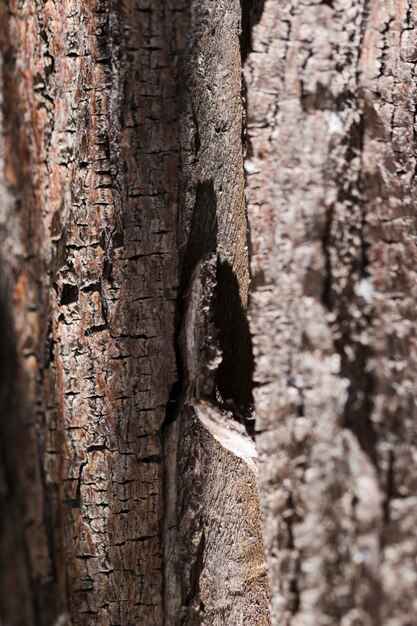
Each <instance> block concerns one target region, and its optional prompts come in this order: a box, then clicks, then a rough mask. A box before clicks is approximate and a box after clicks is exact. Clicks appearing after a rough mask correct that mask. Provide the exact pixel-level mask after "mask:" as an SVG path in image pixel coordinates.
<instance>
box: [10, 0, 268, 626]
mask: <svg viewBox="0 0 417 626" xmlns="http://www.w3.org/2000/svg"><path fill="white" fill-rule="evenodd" d="M240 19H241V17H240V5H239V4H238V3H237V2H236V3H235V2H233V3H224V4H223V3H218V4H217V5H216V7H215V8H214V9H213V7H212V3H211V2H204V3H192V2H188V3H187V2H184V3H178V2H174V1H173V0H172V2H171V0H157V1H156V2H155V1H153V0H152V1H150V0H131V1H130V0H127V1H126V2H122V3H119V2H112V1H111V0H95V1H88V2H87V1H85V2H81V3H80V2H72V1H64V0H49V1H48V2H46V3H45V2H32V1H29V0H20V1H18V0H11V1H10V2H6V3H4V4H2V6H1V53H2V93H3V112H4V114H3V119H2V140H3V144H4V146H3V148H2V156H3V168H2V172H3V171H4V175H3V174H2V179H1V188H2V207H1V212H0V215H1V221H0V226H1V242H2V254H3V261H2V267H1V275H2V277H3V278H4V283H5V284H4V286H3V284H2V285H1V290H0V292H1V293H0V300H1V301H0V323H1V326H2V329H1V332H2V343H1V345H0V356H1V358H2V362H3V361H5V362H7V366H6V367H4V368H3V369H4V375H3V371H2V378H1V380H0V400H1V422H0V435H1V450H0V455H1V456H0V465H1V473H0V498H1V512H0V524H1V538H0V577H1V583H2V584H1V585H0V615H1V618H2V619H3V620H4V623H5V624H10V625H13V626H14V625H20V624H22V625H23V624H24V625H25V626H31V625H32V624H33V625H35V624H36V625H45V626H51V625H54V626H55V625H57V624H59V625H60V626H62V625H64V624H67V623H68V624H73V625H80V626H81V625H87V624H91V625H93V624H94V625H96V624H102V625H109V624H113V625H116V624H124V625H128V626H131V625H133V624H144V625H145V624H146V625H149V626H153V625H159V624H163V623H165V624H169V625H171V624H175V623H184V624H185V623H189V624H191V623H203V622H204V623H206V624H223V623H240V622H242V621H243V622H247V621H248V622H250V623H251V624H252V623H253V624H268V623H269V616H268V591H267V583H266V571H265V566H264V559H263V544H262V538H261V528H260V517H259V506H258V497H257V490H256V481H255V477H254V475H253V473H252V472H251V471H250V470H249V469H248V468H247V467H246V465H245V464H244V463H243V462H242V461H240V460H239V459H237V458H236V457H234V456H233V455H232V454H231V453H229V452H228V451H226V450H225V449H224V448H223V447H222V446H221V445H220V444H218V443H217V442H216V441H215V440H214V439H213V437H212V436H211V435H209V433H208V432H207V431H206V430H205V429H204V428H203V427H202V426H201V424H200V422H199V421H198V419H197V418H196V415H195V414H194V413H193V412H192V411H190V410H188V409H187V408H183V409H181V410H180V404H181V403H180V398H181V397H182V396H183V394H184V392H185V388H186V380H187V375H188V372H186V371H184V364H183V363H182V362H181V354H180V350H179V344H180V334H181V333H180V330H181V325H183V324H184V320H183V319H182V317H183V313H184V311H183V299H184V297H185V292H186V291H187V290H188V289H189V287H190V285H189V279H190V275H191V272H192V270H193V269H194V266H195V265H196V263H197V262H198V261H199V260H200V258H201V257H202V256H204V254H206V253H210V254H212V255H213V258H214V269H215V275H214V283H213V290H214V292H213V293H212V292H211V291H210V297H209V298H208V300H207V305H208V309H209V317H210V319H211V318H214V322H213V324H214V326H213V329H214V328H216V331H215V332H214V331H213V335H216V336H215V337H214V336H213V345H212V347H210V349H213V350H214V351H221V352H222V353H223V361H222V363H221V364H220V368H219V370H218V372H216V371H213V374H212V377H211V378H210V377H209V378H210V380H209V382H208V384H209V386H211V388H212V391H213V392H214V387H216V388H217V389H218V390H219V391H218V393H220V394H221V395H222V398H223V400H224V401H226V400H228V401H230V402H232V404H233V406H235V405H236V407H239V410H240V409H241V408H242V407H243V408H242V410H244V411H245V412H246V413H245V414H247V413H248V412H250V403H251V371H252V357H251V348H250V339H249V332H248V326H247V321H246V309H247V299H248V251H247V242H246V237H247V232H246V230H247V222H246V215H245V208H244V198H243V182H244V180H243V146H242V141H241V136H242V114H243V106H242V98H241V75H240V73H241V57H240V54H241V52H240V41H239V32H240ZM210 323H211V322H210ZM217 335H218V337H217ZM3 338H4V339H3ZM203 340H204V342H205V341H206V338H205V337H204V338H203ZM15 363H16V365H14V364H15ZM204 364H205V361H202V366H203V365H204ZM201 369H203V367H202V368H201ZM197 398H198V396H197ZM164 422H165V425H164ZM163 457H165V459H164V458H163ZM164 476H165V478H164ZM172 502H173V503H174V509H173V510H171V508H170V507H171V503H172ZM171 515H172V516H173V517H172V518H171V517H170V516H171ZM171 521H173V523H175V525H176V528H175V532H174V533H173V538H171V534H172V529H171V528H170V522H171ZM178 572H179V573H180V575H179V576H178ZM177 576H178V580H177ZM173 594H174V595H173Z"/></svg>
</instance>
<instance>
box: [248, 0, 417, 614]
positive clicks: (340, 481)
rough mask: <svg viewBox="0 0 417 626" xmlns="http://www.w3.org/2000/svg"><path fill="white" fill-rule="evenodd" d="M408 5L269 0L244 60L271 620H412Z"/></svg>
mask: <svg viewBox="0 0 417 626" xmlns="http://www.w3.org/2000/svg"><path fill="white" fill-rule="evenodd" d="M416 9H417V5H416V4H415V3H414V2H413V1H411V2H390V1H388V2H384V1H380V0H374V1H371V2H366V1H361V0H347V1H344V2H342V1H339V0H335V1H334V2H322V3H318V2H313V1H311V2H299V3H298V2H290V1H288V2H285V1H284V2H279V3H277V2H274V1H272V0H267V1H266V2H265V4H264V7H263V13H262V17H261V21H260V23H259V24H258V26H257V27H256V28H255V31H254V36H253V52H252V54H251V55H250V59H249V62H248V65H247V68H246V77H247V80H248V94H249V97H248V101H249V111H248V133H249V137H250V143H251V154H250V156H249V159H248V161H247V163H246V171H247V173H248V175H247V180H248V198H249V217H250V232H251V240H252V243H253V249H252V262H251V267H252V277H253V280H252V305H251V331H252V335H253V342H254V352H255V361H256V368H255V375H254V380H255V384H256V390H255V406H256V412H257V415H258V421H257V430H258V431H259V433H258V436H257V446H258V451H259V455H260V492H261V502H262V509H263V519H264V538H265V548H266V555H267V561H268V566H269V579H270V584H271V598H272V617H273V623H274V624H280V626H283V625H284V624H293V625H294V626H295V625H297V626H298V625H301V624H305V625H307V624H311V625H312V624H314V625H315V626H317V625H325V624H326V625H327V624H328V625H330V624H343V626H345V625H348V624H367V625H368V624H369V625H370V624H373V625H375V626H376V625H380V624H384V625H390V626H394V625H395V626H399V625H400V624H403V625H405V624H411V623H414V622H415V621H416V618H417V606H416V566H415V563H416V561H415V559H416V550H417V541H416V535H415V515H416V513H415V502H416V500H415V497H416V492H415V477H416V466H415V461H416V458H417V457H416V454H415V432H416V427H415V376H416V374H415V373H416V371H417V370H416V366H415V360H416V351H415V324H414V322H413V320H414V317H415V267H414V265H415V263H414V258H415V235H416V232H415V229H416V222H415V193H416V183H415V166H416V158H415V150H416V141H415V110H416V91H415V78H414V71H415V61H416V56H415V42H414V29H415V17H416Z"/></svg>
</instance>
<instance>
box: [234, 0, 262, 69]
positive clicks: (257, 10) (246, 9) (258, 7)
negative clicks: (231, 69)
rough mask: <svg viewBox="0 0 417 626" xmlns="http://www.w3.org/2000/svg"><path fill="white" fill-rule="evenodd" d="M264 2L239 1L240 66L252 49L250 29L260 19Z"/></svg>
mask: <svg viewBox="0 0 417 626" xmlns="http://www.w3.org/2000/svg"><path fill="white" fill-rule="evenodd" d="M264 5H265V0H240V7H241V11H242V18H241V33H240V52H241V57H242V65H243V64H244V62H245V61H246V59H247V57H248V54H249V53H250V51H251V48H252V29H253V27H254V26H256V24H258V22H259V21H260V19H261V17H262V12H263V10H264Z"/></svg>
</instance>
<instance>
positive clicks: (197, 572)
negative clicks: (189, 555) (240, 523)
mask: <svg viewBox="0 0 417 626" xmlns="http://www.w3.org/2000/svg"><path fill="white" fill-rule="evenodd" d="M205 545H206V536H205V533H204V530H203V531H202V533H201V538H200V541H199V544H198V548H197V550H196V553H195V560H194V563H193V565H192V567H191V571H190V581H189V590H188V593H187V597H186V599H185V603H184V606H186V607H189V606H191V605H192V603H193V602H194V601H195V599H196V598H198V597H199V595H200V577H201V573H202V571H203V567H204V548H205ZM200 609H201V605H200ZM201 618H202V616H201ZM198 621H199V622H200V620H198Z"/></svg>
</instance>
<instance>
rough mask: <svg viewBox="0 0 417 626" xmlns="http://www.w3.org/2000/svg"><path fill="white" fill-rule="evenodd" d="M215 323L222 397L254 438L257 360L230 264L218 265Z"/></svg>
mask: <svg viewBox="0 0 417 626" xmlns="http://www.w3.org/2000/svg"><path fill="white" fill-rule="evenodd" d="M214 307H215V315H214V323H215V326H216V328H217V329H218V331H219V337H218V338H219V345H220V350H221V353H222V361H221V363H220V365H219V368H218V370H217V376H216V382H217V388H218V390H219V392H220V395H221V397H222V399H223V401H224V403H225V405H226V407H227V408H228V409H229V410H232V411H233V414H234V417H236V418H237V419H239V421H242V422H243V423H244V424H245V426H246V430H247V431H248V433H249V434H250V435H251V436H252V437H253V436H254V421H253V419H252V408H253V396H252V376H253V369H254V361H253V354H252V343H251V337H250V332H249V324H248V319H247V314H246V311H245V310H244V309H243V306H242V302H241V299H240V294H239V283H238V280H237V277H236V275H235V274H234V272H233V269H232V267H231V266H230V264H229V263H227V262H225V261H223V262H221V261H218V263H217V289H216V298H215V304H214Z"/></svg>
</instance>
